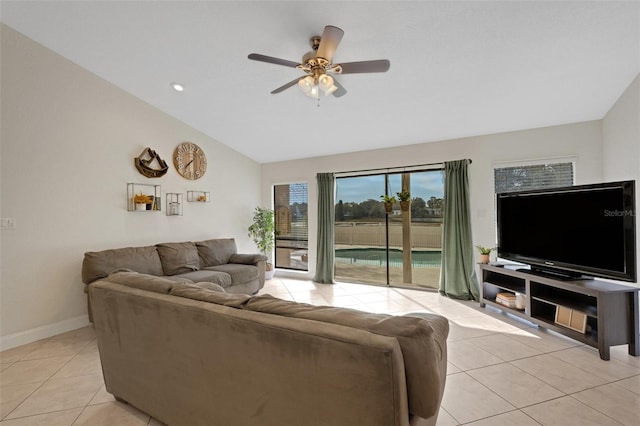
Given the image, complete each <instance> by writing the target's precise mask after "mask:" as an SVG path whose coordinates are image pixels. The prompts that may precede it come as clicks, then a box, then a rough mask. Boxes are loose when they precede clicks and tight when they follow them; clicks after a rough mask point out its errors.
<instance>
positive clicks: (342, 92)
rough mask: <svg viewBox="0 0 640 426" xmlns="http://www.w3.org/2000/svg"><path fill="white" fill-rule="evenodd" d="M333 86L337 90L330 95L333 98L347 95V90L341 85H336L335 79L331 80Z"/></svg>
mask: <svg viewBox="0 0 640 426" xmlns="http://www.w3.org/2000/svg"><path fill="white" fill-rule="evenodd" d="M333 84H335V85H336V87H337V88H338V89H336V90H335V91H334V92H333V93H332V95H333V96H335V97H336V98H339V97H340V96H344V95H346V94H347V89H345V88H344V87H343V86H342V84H340V83H338V80H337V79H335V78H334V79H333Z"/></svg>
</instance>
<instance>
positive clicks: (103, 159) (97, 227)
mask: <svg viewBox="0 0 640 426" xmlns="http://www.w3.org/2000/svg"><path fill="white" fill-rule="evenodd" d="M1 41H2V45H1V55H2V57H1V59H2V63H1V66H2V68H1V78H2V80H1V88H2V92H1V101H2V102H1V113H2V116H1V119H2V121H1V125H2V129H1V134H0V136H1V145H0V146H1V155H2V157H1V167H0V170H1V178H2V180H1V197H0V198H1V204H0V206H1V216H2V217H3V218H15V219H16V223H17V229H15V230H3V231H2V232H1V234H0V235H1V240H0V241H1V245H2V251H1V263H0V265H1V272H0V280H1V282H0V284H1V292H0V298H1V300H0V307H1V309H0V310H1V316H0V322H1V324H0V326H1V327H0V336H1V338H0V344H1V345H2V347H3V348H7V347H10V346H15V345H16V344H22V343H25V342H27V341H31V340H34V339H37V338H42V337H46V336H48V335H51V334H55V333H58V332H61V331H66V329H72V328H75V327H77V326H80V325H82V324H84V323H86V297H85V294H84V292H83V290H84V284H82V282H81V279H80V270H81V263H82V258H83V254H84V252H86V251H92V250H101V249H107V248H117V247H123V246H129V245H146V244H152V243H158V242H163V241H185V240H197V239H205V238H213V237H235V238H236V240H237V242H238V247H239V250H240V251H245V252H247V251H250V252H256V248H255V246H254V244H253V242H251V240H250V239H249V238H248V237H247V232H246V229H247V227H248V226H249V224H250V221H251V216H252V213H253V209H254V207H255V206H256V205H258V204H259V202H260V184H259V182H260V165H259V164H258V163H256V162H254V161H253V160H250V159H248V158H247V157H245V156H243V155H241V154H239V153H237V152H235V151H233V150H231V149H230V148H228V147H226V146H224V145H222V144H221V143H219V142H217V141H216V140H213V139H211V138H209V137H207V136H205V135H203V134H202V133H200V132H198V131H196V130H195V129H193V128H191V127H189V126H187V125H185V124H184V123H182V122H180V121H178V120H176V119H174V118H172V117H170V116H168V115H166V114H164V113H162V112H161V111H159V110H157V109H155V108H153V107H151V106H150V105H148V104H146V103H144V102H142V101H141V100H139V99H137V98H135V97H133V96H132V95H129V94H128V93H126V92H124V91H122V90H120V89H118V88H117V87H115V86H113V85H112V84H110V83H108V82H106V81H104V80H102V79H100V78H99V77H97V76H96V75H94V74H92V73H90V72H88V71H86V70H84V69H82V68H80V67H79V66H77V65H75V64H73V63H71V62H70V61H68V60H66V59H64V58H63V57H61V56H59V55H57V54H55V53H54V52H52V51H50V50H48V49H46V48H44V47H43V46H41V45H39V44H36V43H35V42H33V41H32V40H30V39H28V38H26V37H24V36H22V35H20V34H19V33H17V32H16V31H14V30H12V29H11V28H9V27H7V26H4V25H3V26H2V27H1ZM159 90H166V88H161V89H160V88H159ZM176 96H178V95H177V94H176ZM183 141H191V142H194V143H196V144H198V145H200V147H202V148H203V149H204V151H205V152H206V154H207V159H208V169H207V173H206V175H205V176H204V177H203V178H202V179H200V180H197V181H188V180H186V179H183V178H182V177H180V176H179V175H178V174H177V173H176V171H175V170H174V168H173V165H172V158H171V155H172V152H173V149H174V148H175V147H176V145H178V144H179V143H180V142H183ZM147 146H149V147H151V148H152V149H154V150H156V151H157V152H158V154H159V155H160V156H161V157H162V158H163V159H164V160H165V161H166V162H167V163H168V164H169V165H170V170H169V172H168V173H167V174H166V175H165V176H163V177H161V178H158V179H148V178H145V177H144V176H142V175H141V174H139V173H138V172H137V170H136V169H135V167H134V164H133V159H134V157H136V156H138V155H139V154H140V153H141V152H142V150H143V149H144V148H145V147H147ZM127 182H138V183H157V184H161V185H162V197H163V203H164V200H165V198H166V195H165V193H166V192H182V193H186V191H187V190H189V189H193V190H206V191H210V192H211V196H212V198H213V201H212V202H211V203H210V204H196V203H186V202H185V204H184V215H183V216H181V217H168V216H166V214H165V210H166V208H165V207H166V206H165V205H163V206H162V209H163V211H162V212H151V213H136V212H127V210H126V183H127ZM185 198H186V194H185Z"/></svg>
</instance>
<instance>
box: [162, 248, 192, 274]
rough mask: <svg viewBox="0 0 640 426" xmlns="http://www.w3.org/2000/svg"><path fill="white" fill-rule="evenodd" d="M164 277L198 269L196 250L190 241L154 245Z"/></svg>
mask: <svg viewBox="0 0 640 426" xmlns="http://www.w3.org/2000/svg"><path fill="white" fill-rule="evenodd" d="M156 248H157V249H158V254H159V255H160V261H161V262H162V270H163V271H164V275H176V274H184V273H186V272H191V271H197V270H198V269H200V260H199V259H198V249H197V248H196V245H195V244H194V243H192V242H191V241H186V242H183V243H162V244H156Z"/></svg>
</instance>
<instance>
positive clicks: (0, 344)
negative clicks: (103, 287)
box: [0, 314, 89, 351]
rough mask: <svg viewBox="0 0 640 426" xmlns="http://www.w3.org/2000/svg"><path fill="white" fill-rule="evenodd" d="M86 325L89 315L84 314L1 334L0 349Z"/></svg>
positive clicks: (24, 343) (3, 349)
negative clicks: (4, 334) (12, 332)
mask: <svg viewBox="0 0 640 426" xmlns="http://www.w3.org/2000/svg"><path fill="white" fill-rule="evenodd" d="M87 325H89V316H88V315H86V314H85V315H80V316H77V317H74V318H69V319H66V320H63V321H59V322H56V323H53V324H47V325H43V326H40V327H36V328H32V329H30V330H25V331H21V332H19V333H14V334H10V335H8V336H2V337H0V351H5V350H7V349H11V348H15V347H17V346H22V345H26V344H27V343H31V342H35V341H37V340H41V339H46V338H47V337H51V336H55V335H56V334H60V333H65V332H67V331H71V330H76V329H78V328H82V327H86V326H87Z"/></svg>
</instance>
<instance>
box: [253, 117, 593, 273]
mask: <svg viewBox="0 0 640 426" xmlns="http://www.w3.org/2000/svg"><path fill="white" fill-rule="evenodd" d="M398 132H399V133H401V132H402V129H398ZM601 133H602V129H601V122H600V121H589V122H584V123H576V124H569V125H564V126H554V127H546V128H540V129H532V130H523V131H517V132H508V133H500V134H493V135H486V136H477V137H470V138H464V139H456V140H448V141H442V142H431V143H423V144H418V145H408V146H402V147H397V148H391V149H380V150H374V151H366V152H362V153H351V154H343V155H333V156H326V157H317V158H310V159H302V160H294V161H286V162H279V163H270V164H265V165H263V167H262V194H263V200H262V201H263V204H264V205H270V203H271V199H272V197H271V187H272V186H273V185H274V184H279V183H289V182H308V184H309V212H310V214H309V248H310V250H309V268H310V269H311V271H310V273H309V274H308V275H309V276H313V274H314V271H315V260H316V255H315V252H316V249H315V248H316V229H317V223H316V218H315V216H316V215H315V212H316V211H317V202H316V199H317V184H316V180H315V179H316V178H315V176H316V173H318V172H341V171H350V170H360V169H371V168H386V167H393V166H410V165H415V164H424V163H434V162H442V161H450V160H459V159H463V158H470V159H472V160H473V163H472V164H471V166H470V169H469V170H470V185H471V188H470V190H471V208H472V211H473V212H474V215H473V218H472V225H473V239H474V243H475V244H481V245H485V246H491V245H492V244H494V243H495V225H494V223H495V218H494V190H493V165H494V163H497V162H505V161H522V160H531V159H544V158H553V157H565V156H575V157H576V166H575V171H576V183H577V184H586V183H595V182H600V181H601V180H602V161H601V158H600V157H601V154H602V147H601ZM283 273H284V272H283ZM279 274H282V273H279Z"/></svg>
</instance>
